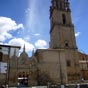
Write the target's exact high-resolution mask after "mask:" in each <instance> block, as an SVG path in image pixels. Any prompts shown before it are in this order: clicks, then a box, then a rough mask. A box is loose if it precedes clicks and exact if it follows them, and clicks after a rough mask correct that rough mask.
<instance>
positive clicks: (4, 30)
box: [0, 0, 88, 54]
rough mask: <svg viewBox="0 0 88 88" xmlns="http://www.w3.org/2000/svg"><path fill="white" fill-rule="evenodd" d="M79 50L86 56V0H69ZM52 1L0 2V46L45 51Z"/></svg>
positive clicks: (1, 0) (87, 27)
mask: <svg viewBox="0 0 88 88" xmlns="http://www.w3.org/2000/svg"><path fill="white" fill-rule="evenodd" d="M69 1H70V7H71V11H72V14H71V15H72V21H73V24H74V26H75V27H74V28H75V35H76V42H77V47H78V49H79V50H80V51H81V52H83V53H87V54H88V38H87V35H88V26H87V25H88V10H87V7H88V6H87V3H88V0H69ZM50 5H51V0H0V44H10V45H20V46H21V47H23V46H24V44H25V46H26V51H27V52H31V51H32V50H33V49H37V48H48V47H49V41H50V35H49V30H50V20H49V7H50Z"/></svg>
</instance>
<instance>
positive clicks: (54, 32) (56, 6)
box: [50, 0, 77, 49]
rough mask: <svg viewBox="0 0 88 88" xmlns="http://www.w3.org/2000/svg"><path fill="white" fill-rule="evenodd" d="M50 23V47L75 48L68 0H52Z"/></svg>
mask: <svg viewBox="0 0 88 88" xmlns="http://www.w3.org/2000/svg"><path fill="white" fill-rule="evenodd" d="M50 25H51V29H50V48H54V49H55V48H61V49H62V48H67V47H68V48H74V49H76V48H77V46H76V41H75V33H74V25H73V24H72V20H71V10H70V7H69V2H68V0H52V6H51V7H50Z"/></svg>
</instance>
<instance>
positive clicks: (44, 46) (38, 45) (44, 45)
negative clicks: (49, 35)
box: [35, 40, 47, 49]
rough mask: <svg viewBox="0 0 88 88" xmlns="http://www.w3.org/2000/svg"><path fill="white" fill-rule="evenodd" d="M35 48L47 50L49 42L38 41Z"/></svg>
mask: <svg viewBox="0 0 88 88" xmlns="http://www.w3.org/2000/svg"><path fill="white" fill-rule="evenodd" d="M35 46H36V47H37V48H41V49H42V48H46V46H47V42H46V41H45V40H37V41H36V42H35Z"/></svg>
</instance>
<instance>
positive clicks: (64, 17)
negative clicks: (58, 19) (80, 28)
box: [62, 14, 66, 24]
mask: <svg viewBox="0 0 88 88" xmlns="http://www.w3.org/2000/svg"><path fill="white" fill-rule="evenodd" d="M62 22H63V24H66V16H65V14H62Z"/></svg>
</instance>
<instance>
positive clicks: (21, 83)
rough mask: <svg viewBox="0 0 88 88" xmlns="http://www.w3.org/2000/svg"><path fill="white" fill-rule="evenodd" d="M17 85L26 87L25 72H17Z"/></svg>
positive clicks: (26, 78) (26, 77) (26, 75)
mask: <svg viewBox="0 0 88 88" xmlns="http://www.w3.org/2000/svg"><path fill="white" fill-rule="evenodd" d="M18 86H20V87H28V74H27V73H26V72H20V73H19V74H18Z"/></svg>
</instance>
